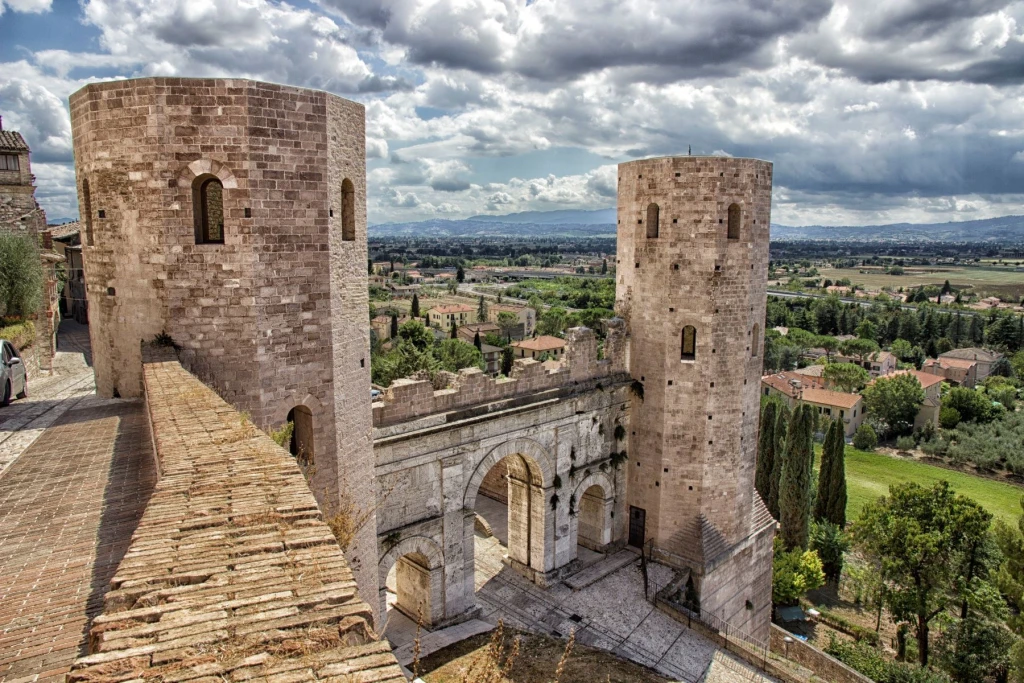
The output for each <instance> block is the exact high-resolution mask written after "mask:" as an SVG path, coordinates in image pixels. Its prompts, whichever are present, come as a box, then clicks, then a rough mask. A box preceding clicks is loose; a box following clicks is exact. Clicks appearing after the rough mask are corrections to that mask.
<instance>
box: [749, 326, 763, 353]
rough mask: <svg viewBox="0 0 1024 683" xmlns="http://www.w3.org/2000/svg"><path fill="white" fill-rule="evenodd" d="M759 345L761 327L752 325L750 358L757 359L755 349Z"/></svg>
mask: <svg viewBox="0 0 1024 683" xmlns="http://www.w3.org/2000/svg"><path fill="white" fill-rule="evenodd" d="M760 345H761V326H760V325H758V324H757V323H754V331H753V332H751V333H750V357H751V358H757V349H758V347H759V346H760Z"/></svg>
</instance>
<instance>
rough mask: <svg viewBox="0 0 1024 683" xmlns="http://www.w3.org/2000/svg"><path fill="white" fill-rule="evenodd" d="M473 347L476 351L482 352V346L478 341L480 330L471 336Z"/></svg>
mask: <svg viewBox="0 0 1024 683" xmlns="http://www.w3.org/2000/svg"><path fill="white" fill-rule="evenodd" d="M473 346H475V347H476V349H477V351H483V345H482V343H481V341H480V330H477V331H476V334H474V335H473Z"/></svg>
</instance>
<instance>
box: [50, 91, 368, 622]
mask: <svg viewBox="0 0 1024 683" xmlns="http://www.w3.org/2000/svg"><path fill="white" fill-rule="evenodd" d="M70 103H71V122H72V130H73V135H74V150H75V172H76V175H77V182H78V202H79V207H80V214H81V220H82V224H83V239H82V251H83V260H84V270H85V280H86V287H87V291H88V299H89V321H90V326H89V330H90V336H91V337H92V351H93V363H94V367H95V372H96V386H97V391H98V392H99V393H100V395H104V396H112V395H113V396H118V395H119V396H122V397H130V396H138V395H140V393H141V391H142V385H141V377H142V375H141V354H140V342H142V341H149V340H153V339H154V337H156V336H157V335H158V334H161V333H162V332H166V333H167V335H169V336H170V338H171V339H172V340H173V341H174V343H176V344H177V345H179V346H180V353H179V355H180V358H181V360H182V363H183V364H184V365H185V366H186V367H188V368H190V369H191V370H192V371H193V372H194V373H196V374H197V375H198V376H199V377H200V378H201V379H203V380H204V381H206V382H207V383H208V384H209V385H211V386H212V387H213V388H215V389H216V390H217V391H218V392H219V393H220V394H221V395H222V396H223V397H224V398H225V399H226V400H227V401H229V402H230V403H232V404H233V405H234V406H235V407H236V408H237V409H239V410H241V411H245V412H247V413H248V414H249V415H250V417H251V418H252V420H253V422H254V423H255V424H256V425H257V426H259V427H261V428H264V429H266V428H268V427H275V426H279V425H281V424H283V423H284V422H285V421H286V420H292V421H294V422H295V438H294V439H293V442H292V449H293V452H295V453H296V454H297V455H299V456H300V457H301V458H302V459H303V460H304V461H305V462H306V463H307V464H310V465H311V466H310V467H309V468H308V469H307V472H308V473H309V474H311V480H310V486H311V488H312V489H313V492H314V493H315V494H316V496H317V498H318V500H319V502H320V505H321V508H322V509H323V510H324V512H325V514H331V513H332V511H335V510H338V509H339V506H342V507H344V506H345V504H346V501H355V502H356V504H357V507H358V506H364V505H371V504H372V503H367V501H373V500H374V496H375V488H374V486H373V452H372V443H371V435H370V430H371V412H370V401H369V394H368V391H369V386H370V348H369V328H368V326H367V324H366V311H367V304H368V301H367V299H368V293H367V289H366V258H367V246H366V154H365V112H364V108H363V106H362V105H360V104H357V103H355V102H350V101H348V100H344V99H341V98H340V97H335V96H333V95H330V94H328V93H325V92H320V91H315V90H306V89H302V88H294V87H288V86H280V85H272V84H268V83H259V82H255V81H249V80H234V79H185V78H143V79H135V80H125V81H115V82H106V83H93V84H91V85H88V86H86V87H84V88H82V89H81V90H79V91H78V92H76V93H74V94H73V95H72V96H71V102H70ZM357 511H358V510H357ZM366 513H367V514H368V515H369V517H368V519H367V520H366V523H365V524H364V525H363V527H362V530H361V531H360V533H359V535H358V537H357V538H356V539H355V542H354V543H353V544H352V545H351V546H350V548H349V549H348V551H347V553H346V554H347V555H348V556H349V562H350V565H351V567H352V569H353V571H354V572H355V574H356V579H357V581H358V582H359V586H360V590H361V593H362V597H363V599H364V600H365V601H366V602H367V603H369V604H371V605H376V604H377V590H376V589H377V585H376V582H377V575H376V572H377V546H376V538H375V526H376V525H375V521H374V516H373V514H372V508H371V509H370V510H368V511H366Z"/></svg>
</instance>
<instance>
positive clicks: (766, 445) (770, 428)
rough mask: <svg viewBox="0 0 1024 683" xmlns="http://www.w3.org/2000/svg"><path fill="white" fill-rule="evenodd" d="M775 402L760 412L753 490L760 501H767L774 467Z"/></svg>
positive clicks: (771, 402)
mask: <svg viewBox="0 0 1024 683" xmlns="http://www.w3.org/2000/svg"><path fill="white" fill-rule="evenodd" d="M775 406H776V403H775V401H769V402H768V403H766V404H765V406H764V408H763V409H762V410H761V433H760V434H759V435H758V439H757V470H756V472H755V474H754V488H756V489H757V492H758V493H759V494H761V499H762V500H764V501H767V500H768V495H769V493H770V491H771V487H772V468H773V467H774V466H775V416H776V415H777V411H776V408H775Z"/></svg>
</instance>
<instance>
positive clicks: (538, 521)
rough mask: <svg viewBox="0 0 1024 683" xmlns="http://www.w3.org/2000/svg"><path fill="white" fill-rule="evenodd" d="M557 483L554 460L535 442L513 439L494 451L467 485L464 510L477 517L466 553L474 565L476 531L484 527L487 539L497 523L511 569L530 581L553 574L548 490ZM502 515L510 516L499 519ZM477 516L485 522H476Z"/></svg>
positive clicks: (467, 534)
mask: <svg viewBox="0 0 1024 683" xmlns="http://www.w3.org/2000/svg"><path fill="white" fill-rule="evenodd" d="M554 478H555V476H554V458H553V456H552V455H551V454H550V453H549V452H548V451H547V450H546V449H545V448H544V447H543V446H541V445H540V444H539V443H537V442H536V441H533V440H531V439H514V440H512V441H509V442H506V443H503V444H501V445H500V446H498V447H496V448H494V449H493V450H491V451H490V453H488V454H487V456H486V457H484V458H483V460H481V461H480V463H479V464H478V465H477V467H476V469H475V470H474V472H473V475H472V476H471V477H470V480H469V482H468V484H467V486H466V493H465V497H464V499H463V508H464V509H465V510H466V511H467V512H472V513H474V514H470V515H468V516H467V528H466V531H465V545H464V547H465V550H464V553H466V554H472V558H473V560H474V561H475V552H476V548H475V541H476V529H477V527H478V526H483V527H485V528H486V529H487V532H488V534H489V533H491V532H492V529H491V525H490V524H488V522H489V521H493V522H494V525H493V526H495V527H498V529H497V530H496V533H494V534H493V535H494V536H495V537H496V538H497V539H498V541H499V543H500V545H501V546H502V547H503V550H502V551H501V552H505V553H506V558H505V560H506V562H507V564H509V565H510V566H512V567H513V568H514V569H516V570H517V571H519V572H520V573H523V574H525V575H526V576H528V577H530V578H531V579H535V577H537V576H538V575H543V574H545V573H546V572H547V571H549V570H551V569H552V568H553V567H554V547H553V531H552V530H551V529H550V528H549V527H550V524H548V523H547V522H548V520H549V519H550V516H549V513H550V509H549V506H550V501H549V499H548V498H549V497H548V494H547V490H548V489H550V488H551V486H552V483H553V481H554ZM502 479H504V492H503V491H502V481H501V480H502ZM502 493H504V495H502ZM481 511H483V512H484V514H483V515H480V512H481ZM487 511H492V512H495V513H496V514H495V515H494V517H492V519H491V520H486V516H487ZM501 512H506V514H507V516H506V517H503V518H500V519H498V518H497V517H499V516H500V513H501ZM477 516H480V517H483V518H484V519H483V521H477V519H476V517H477ZM492 545H493V544H492ZM495 551H498V549H495Z"/></svg>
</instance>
